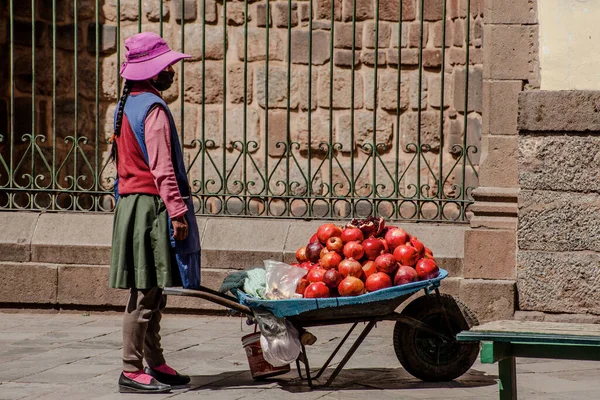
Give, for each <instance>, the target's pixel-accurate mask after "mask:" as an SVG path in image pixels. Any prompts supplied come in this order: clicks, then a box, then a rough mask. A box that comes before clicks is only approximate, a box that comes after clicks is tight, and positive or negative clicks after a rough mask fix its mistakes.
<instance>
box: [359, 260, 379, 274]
mask: <svg viewBox="0 0 600 400" xmlns="http://www.w3.org/2000/svg"><path fill="white" fill-rule="evenodd" d="M362 270H363V275H364V276H365V277H366V278H368V277H369V276H371V275H373V274H374V273H375V272H377V267H376V266H375V261H371V260H369V261H367V262H366V263H364V264H363V266H362Z"/></svg>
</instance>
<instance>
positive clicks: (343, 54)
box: [333, 50, 360, 68]
mask: <svg viewBox="0 0 600 400" xmlns="http://www.w3.org/2000/svg"><path fill="white" fill-rule="evenodd" d="M333 63H334V65H335V66H336V67H343V68H344V67H345V68H350V67H352V64H353V62H352V50H335V51H334V53H333ZM358 64H360V52H359V51H355V52H354V66H355V67H356V66H357V65H358Z"/></svg>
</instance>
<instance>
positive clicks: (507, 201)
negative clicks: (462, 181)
mask: <svg viewBox="0 0 600 400" xmlns="http://www.w3.org/2000/svg"><path fill="white" fill-rule="evenodd" d="M484 21H485V22H484V28H483V30H484V41H485V43H484V46H483V48H484V52H483V65H484V69H483V79H484V81H483V135H482V154H481V166H480V170H479V171H480V172H479V188H477V189H476V190H474V191H473V198H474V199H475V204H473V206H472V207H471V211H472V217H471V228H472V229H471V230H469V231H467V232H466V234H465V260H464V263H465V264H464V280H463V283H462V285H461V297H463V299H464V300H465V301H466V302H467V303H468V304H469V305H471V306H472V307H473V308H474V309H475V311H476V312H478V314H479V315H480V318H481V319H484V320H485V319H501V318H510V317H512V316H513V314H514V310H515V279H516V274H515V271H516V248H517V238H516V228H517V199H518V193H519V182H518V173H517V147H518V146H517V115H518V95H519V92H521V91H523V90H527V89H530V88H537V87H539V78H538V76H539V67H538V64H539V62H538V51H537V48H538V37H537V32H538V27H537V3H536V0H514V1H505V0H485V1H484Z"/></svg>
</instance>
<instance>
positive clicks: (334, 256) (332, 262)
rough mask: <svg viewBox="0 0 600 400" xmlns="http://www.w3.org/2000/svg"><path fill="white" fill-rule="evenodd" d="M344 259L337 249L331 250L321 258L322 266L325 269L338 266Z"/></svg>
mask: <svg viewBox="0 0 600 400" xmlns="http://www.w3.org/2000/svg"><path fill="white" fill-rule="evenodd" d="M341 261H342V256H340V255H339V254H338V253H336V252H335V251H332V252H329V253H327V254H325V255H324V256H323V258H321V266H322V267H323V268H325V269H330V268H337V266H338V265H339V263H340V262H341Z"/></svg>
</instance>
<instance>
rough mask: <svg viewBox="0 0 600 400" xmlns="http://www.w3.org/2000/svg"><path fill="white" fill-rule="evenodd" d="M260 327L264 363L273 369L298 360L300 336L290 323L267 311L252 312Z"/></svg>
mask: <svg viewBox="0 0 600 400" xmlns="http://www.w3.org/2000/svg"><path fill="white" fill-rule="evenodd" d="M254 315H255V317H256V321H257V322H258V326H259V327H260V333H261V335H260V347H261V348H262V351H263V357H264V358H265V361H267V362H268V363H269V364H271V365H272V366H274V367H282V366H284V365H288V364H290V363H291V362H293V361H295V360H296V358H298V355H299V354H300V350H301V344H300V338H299V336H300V334H299V333H298V330H297V329H296V328H295V327H294V325H292V323H290V322H288V321H286V320H285V319H283V318H277V317H276V316H274V315H273V314H271V313H270V312H268V311H262V310H254Z"/></svg>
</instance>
